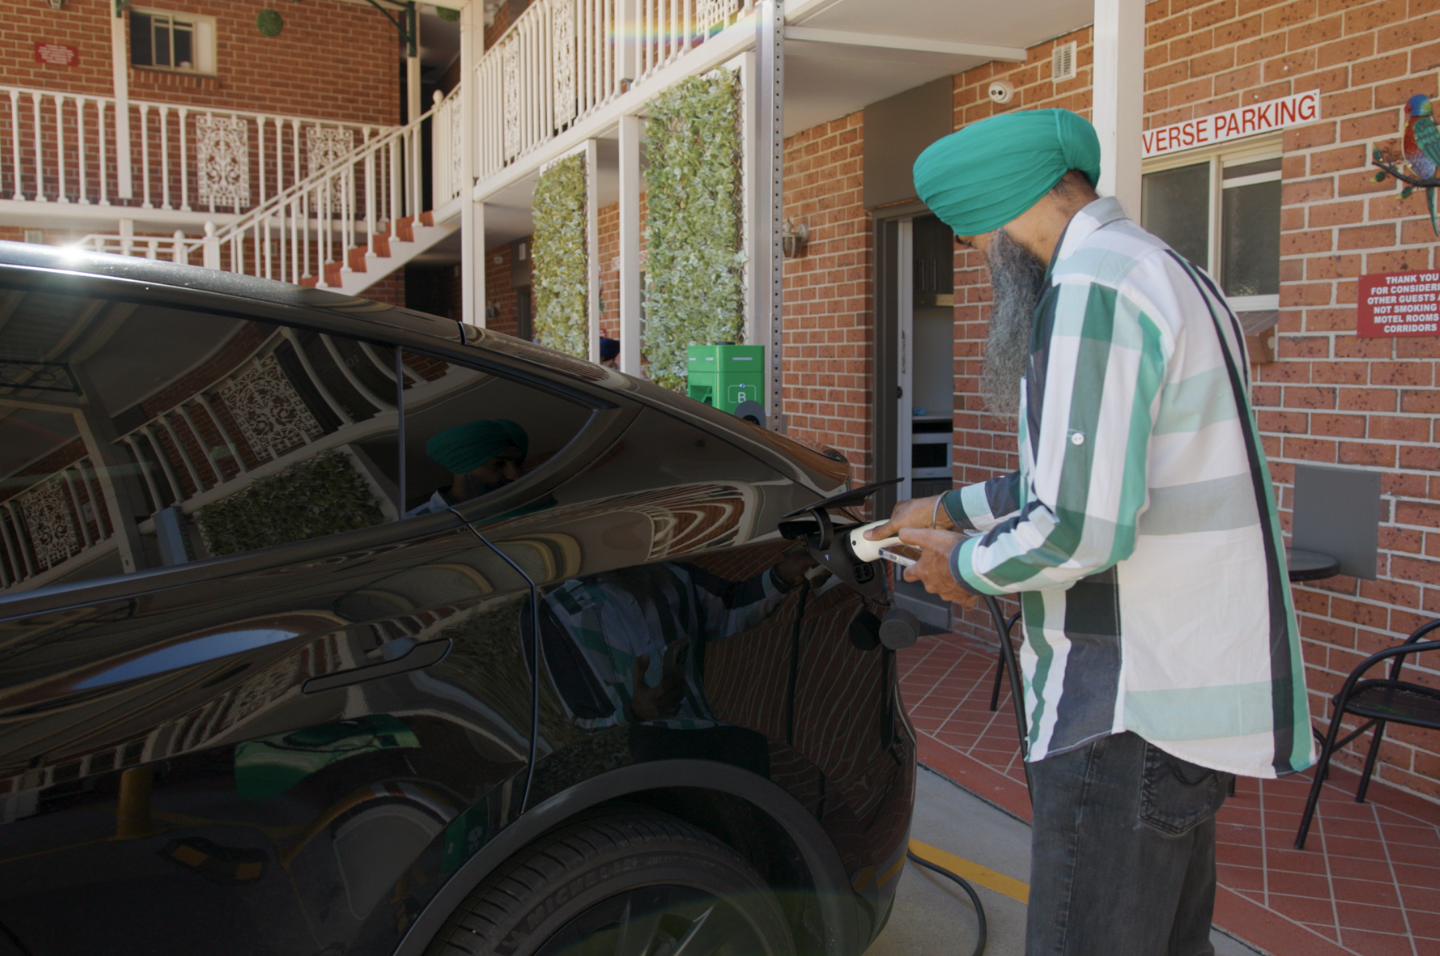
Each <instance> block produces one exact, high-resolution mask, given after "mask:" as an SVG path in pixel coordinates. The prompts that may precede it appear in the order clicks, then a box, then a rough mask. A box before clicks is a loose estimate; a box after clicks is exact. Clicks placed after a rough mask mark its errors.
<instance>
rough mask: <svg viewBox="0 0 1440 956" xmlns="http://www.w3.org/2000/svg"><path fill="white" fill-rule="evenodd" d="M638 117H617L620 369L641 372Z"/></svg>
mask: <svg viewBox="0 0 1440 956" xmlns="http://www.w3.org/2000/svg"><path fill="white" fill-rule="evenodd" d="M640 134H641V130H640V117H638V116H622V117H620V371H622V372H624V373H625V374H627V375H639V374H640Z"/></svg>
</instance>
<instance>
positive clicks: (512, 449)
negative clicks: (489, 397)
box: [405, 418, 530, 518]
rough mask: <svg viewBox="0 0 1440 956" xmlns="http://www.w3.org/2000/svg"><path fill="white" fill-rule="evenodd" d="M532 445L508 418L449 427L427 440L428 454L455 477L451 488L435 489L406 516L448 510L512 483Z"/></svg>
mask: <svg viewBox="0 0 1440 956" xmlns="http://www.w3.org/2000/svg"><path fill="white" fill-rule="evenodd" d="M529 449H530V436H529V435H527V434H526V433H525V429H523V428H521V427H520V426H519V425H517V424H515V423H514V422H512V421H511V420H510V419H508V418H496V419H493V420H492V419H484V418H482V419H478V420H476V421H473V422H466V423H465V424H464V425H456V426H455V427H454V428H447V429H445V431H443V432H440V433H439V434H438V435H436V436H435V437H433V438H431V439H430V440H429V441H428V442H426V443H425V454H427V455H429V456H430V459H431V460H432V461H434V462H435V463H436V464H437V465H439V466H440V467H442V468H444V469H445V470H446V471H448V472H450V474H451V475H452V476H453V479H454V480H453V481H451V483H450V487H449V488H437V489H435V493H434V494H433V495H431V496H430V500H429V501H427V502H425V503H424V504H423V505H420V506H419V507H416V508H412V509H411V510H410V511H408V512H406V515H405V517H407V518H413V517H415V516H416V515H428V514H433V513H435V512H437V511H445V510H446V509H448V508H449V507H451V506H452V505H457V504H459V503H460V502H462V501H469V500H470V499H471V498H478V497H480V496H481V495H486V494H489V493H490V492H492V491H495V490H496V489H498V488H501V487H504V486H505V485H508V484H510V482H512V481H514V480H515V479H516V478H519V477H520V475H521V473H522V472H523V471H524V467H525V454H526V452H527V451H529Z"/></svg>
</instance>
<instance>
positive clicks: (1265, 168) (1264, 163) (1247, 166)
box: [1221, 156, 1280, 179]
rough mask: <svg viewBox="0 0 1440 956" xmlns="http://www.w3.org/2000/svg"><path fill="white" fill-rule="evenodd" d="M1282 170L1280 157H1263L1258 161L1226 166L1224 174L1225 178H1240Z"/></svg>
mask: <svg viewBox="0 0 1440 956" xmlns="http://www.w3.org/2000/svg"><path fill="white" fill-rule="evenodd" d="M1278 172H1280V157H1279V156H1276V157H1275V158H1274V159H1262V160H1260V161H1259V162H1256V163H1241V164H1239V165H1238V166H1226V167H1225V172H1224V173H1223V174H1222V177H1221V178H1223V179H1239V178H1240V177H1242V176H1254V175H1256V174H1257V173H1278Z"/></svg>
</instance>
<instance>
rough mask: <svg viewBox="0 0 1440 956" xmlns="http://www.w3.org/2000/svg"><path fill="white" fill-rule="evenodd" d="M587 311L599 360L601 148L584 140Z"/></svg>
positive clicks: (592, 357) (592, 346)
mask: <svg viewBox="0 0 1440 956" xmlns="http://www.w3.org/2000/svg"><path fill="white" fill-rule="evenodd" d="M585 274H586V279H587V289H586V294H585V312H586V317H587V319H588V320H589V326H590V336H589V338H590V361H592V362H598V361H600V149H599V144H598V143H597V142H596V141H595V140H593V139H591V140H586V141H585Z"/></svg>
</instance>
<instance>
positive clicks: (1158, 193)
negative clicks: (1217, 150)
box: [1140, 162, 1210, 269]
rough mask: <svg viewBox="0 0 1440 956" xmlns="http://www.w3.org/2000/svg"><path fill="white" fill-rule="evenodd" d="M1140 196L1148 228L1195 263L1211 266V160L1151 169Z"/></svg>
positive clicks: (1142, 214) (1144, 179)
mask: <svg viewBox="0 0 1440 956" xmlns="http://www.w3.org/2000/svg"><path fill="white" fill-rule="evenodd" d="M1140 196H1141V199H1140V207H1141V214H1140V217H1141V222H1142V223H1143V224H1144V226H1145V228H1146V229H1147V230H1149V231H1150V232H1152V233H1154V234H1155V235H1157V236H1159V237H1160V238H1161V239H1164V240H1165V241H1166V242H1167V243H1169V244H1170V247H1171V248H1172V249H1174V250H1175V251H1176V252H1178V253H1180V255H1182V256H1184V257H1185V258H1186V259H1188V260H1189V261H1191V262H1193V263H1194V264H1195V265H1197V266H1200V267H1201V268H1202V269H1208V268H1210V164H1209V163H1208V162H1204V163H1196V164H1195V165H1193V166H1181V167H1179V168H1178V169H1167V170H1164V171H1163V172H1158V173H1147V174H1146V175H1145V176H1144V177H1143V178H1142V180H1141V193H1140Z"/></svg>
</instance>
